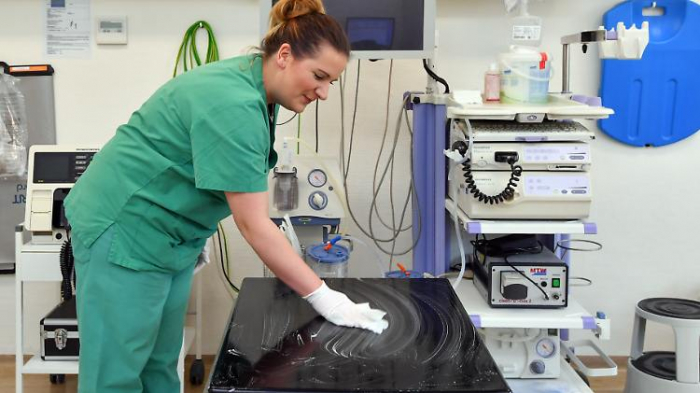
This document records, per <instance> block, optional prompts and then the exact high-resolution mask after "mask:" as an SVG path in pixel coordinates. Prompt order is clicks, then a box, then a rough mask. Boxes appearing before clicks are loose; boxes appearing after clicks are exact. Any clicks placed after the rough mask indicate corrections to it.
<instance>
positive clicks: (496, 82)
mask: <svg viewBox="0 0 700 393" xmlns="http://www.w3.org/2000/svg"><path fill="white" fill-rule="evenodd" d="M500 100H501V70H500V69H499V67H498V63H491V65H490V66H489V69H488V70H487V71H486V74H485V75H484V101H487V102H497V101H500Z"/></svg>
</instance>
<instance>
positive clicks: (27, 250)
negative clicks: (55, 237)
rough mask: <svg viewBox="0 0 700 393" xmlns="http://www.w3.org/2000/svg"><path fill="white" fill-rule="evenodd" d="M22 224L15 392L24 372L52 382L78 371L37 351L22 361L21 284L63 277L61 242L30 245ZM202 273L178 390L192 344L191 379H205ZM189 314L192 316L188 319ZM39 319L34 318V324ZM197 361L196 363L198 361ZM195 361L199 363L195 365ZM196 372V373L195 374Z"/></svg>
mask: <svg viewBox="0 0 700 393" xmlns="http://www.w3.org/2000/svg"><path fill="white" fill-rule="evenodd" d="M24 234H25V230H24V226H23V225H18V226H17V227H16V228H15V261H16V273H15V334H16V337H15V391H16V392H17V393H21V392H23V379H22V377H23V375H24V374H50V375H51V381H52V382H54V383H55V382H61V379H62V376H64V375H65V374H78V361H67V360H53V361H52V360H49V361H46V360H42V359H41V355H40V354H36V355H34V356H32V357H31V359H29V361H27V362H26V363H25V361H24V322H25V321H24V317H25V315H24V314H25V308H24V284H25V283H27V282H60V281H61V279H62V276H61V269H60V265H59V253H60V251H61V245H60V244H32V243H31V242H25V241H24ZM201 281H202V280H201V274H197V275H196V277H195V289H194V290H195V294H194V296H195V310H194V312H193V313H192V314H193V315H192V314H190V313H188V320H189V319H194V321H193V322H191V323H190V324H187V325H186V326H185V332H184V333H185V334H184V340H183V345H182V349H181V351H180V358H179V360H178V366H177V370H178V375H179V377H180V381H181V382H182V383H181V384H180V391H181V392H183V391H184V381H185V378H184V377H185V355H186V354H187V351H188V349H189V348H190V347H191V346H192V344H193V343H194V344H195V350H196V359H197V360H196V361H195V363H193V367H192V369H191V371H190V372H191V373H192V374H193V375H192V376H191V378H190V381H191V382H192V381H196V382H198V383H201V382H202V381H203V379H204V368H203V367H201V365H202V364H201V359H202V338H201V336H202V335H201V332H202V329H201V327H202V315H201V314H202V312H201V310H202V283H201ZM190 317H192V318H190ZM38 322H39V321H33V322H32V323H37V324H38ZM198 363H199V364H198ZM195 364H198V365H197V366H195ZM194 374H199V375H194Z"/></svg>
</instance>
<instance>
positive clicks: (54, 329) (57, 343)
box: [40, 297, 80, 360]
mask: <svg viewBox="0 0 700 393" xmlns="http://www.w3.org/2000/svg"><path fill="white" fill-rule="evenodd" d="M40 324H41V326H40V333H41V340H40V341H41V358H42V359H43V360H78V354H79V353H80V337H79V335H78V319H77V317H76V310H75V297H73V298H71V299H70V300H68V301H65V302H63V303H61V304H59V305H58V306H56V307H55V308H54V309H53V310H51V312H49V313H48V314H47V315H46V317H44V318H43V319H42V320H41V322H40ZM57 335H58V338H56V336H57Z"/></svg>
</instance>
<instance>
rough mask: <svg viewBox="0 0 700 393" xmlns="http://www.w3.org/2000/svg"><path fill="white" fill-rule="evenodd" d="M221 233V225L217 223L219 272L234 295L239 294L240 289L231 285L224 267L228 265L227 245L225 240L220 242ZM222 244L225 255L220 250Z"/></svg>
mask: <svg viewBox="0 0 700 393" xmlns="http://www.w3.org/2000/svg"><path fill="white" fill-rule="evenodd" d="M222 233H224V231H223V226H222V225H221V223H219V225H218V227H217V230H216V236H217V238H218V244H219V255H220V258H219V260H220V261H221V271H222V272H223V273H224V277H225V278H226V281H227V282H228V284H229V285H230V286H231V288H232V289H233V290H234V291H235V292H236V293H239V292H240V289H239V288H238V287H237V286H236V284H234V283H233V281H231V278H230V277H229V274H228V271H227V270H228V269H227V268H226V266H225V265H228V245H227V244H226V243H227V242H226V241H225V240H224V241H223V242H222V240H221V234H222ZM225 238H226V234H225V233H224V239H225ZM222 243H223V244H224V247H226V248H227V249H226V254H224V250H223V248H222ZM224 255H225V256H224ZM224 259H226V264H224Z"/></svg>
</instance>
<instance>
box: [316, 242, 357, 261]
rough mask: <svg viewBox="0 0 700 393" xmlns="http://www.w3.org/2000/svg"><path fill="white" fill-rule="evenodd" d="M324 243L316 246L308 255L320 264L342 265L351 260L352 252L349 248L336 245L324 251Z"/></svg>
mask: <svg viewBox="0 0 700 393" xmlns="http://www.w3.org/2000/svg"><path fill="white" fill-rule="evenodd" d="M324 246H325V244H324V243H320V244H316V245H315V246H311V247H310V248H308V249H307V250H306V255H307V256H308V257H310V258H311V259H313V260H315V261H316V262H319V263H341V262H345V261H347V260H348V259H350V251H348V249H347V248H345V247H343V246H341V245H339V244H334V245H333V247H331V249H330V250H328V251H326V250H324V249H323V247H324Z"/></svg>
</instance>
